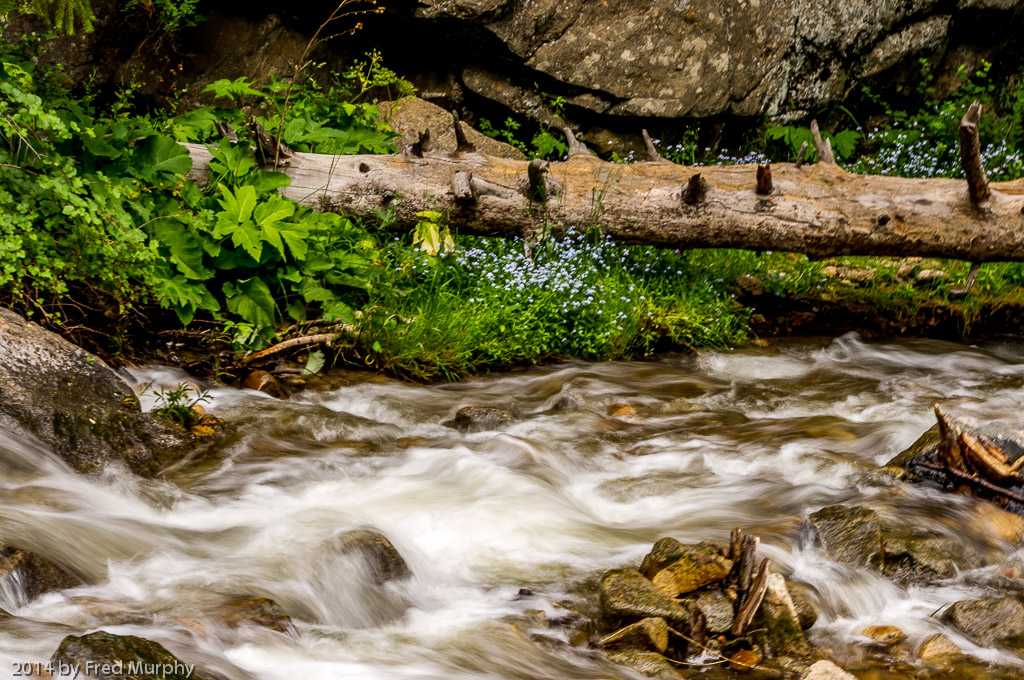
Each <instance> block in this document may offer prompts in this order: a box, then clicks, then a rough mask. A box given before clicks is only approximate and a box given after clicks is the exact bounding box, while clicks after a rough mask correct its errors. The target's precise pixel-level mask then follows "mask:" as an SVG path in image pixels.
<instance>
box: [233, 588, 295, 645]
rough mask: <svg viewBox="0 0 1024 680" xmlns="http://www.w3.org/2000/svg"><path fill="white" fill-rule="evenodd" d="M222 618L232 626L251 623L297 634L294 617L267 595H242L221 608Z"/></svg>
mask: <svg viewBox="0 0 1024 680" xmlns="http://www.w3.org/2000/svg"><path fill="white" fill-rule="evenodd" d="M220 615H221V618H222V619H223V620H224V622H225V623H227V624H228V625H229V626H231V627H232V628H237V627H239V626H242V625H246V624H250V625H255V626H262V627H263V628H269V629H270V630H274V631H277V632H278V633H284V634H285V635H292V636H294V635H295V626H294V625H293V624H292V617H291V616H289V615H288V612H286V611H285V610H284V607H282V606H281V605H279V604H278V603H277V602H275V601H274V600H271V599H270V598H267V597H242V598H238V599H235V600H232V601H230V602H228V603H226V604H225V605H224V606H223V607H221V608H220Z"/></svg>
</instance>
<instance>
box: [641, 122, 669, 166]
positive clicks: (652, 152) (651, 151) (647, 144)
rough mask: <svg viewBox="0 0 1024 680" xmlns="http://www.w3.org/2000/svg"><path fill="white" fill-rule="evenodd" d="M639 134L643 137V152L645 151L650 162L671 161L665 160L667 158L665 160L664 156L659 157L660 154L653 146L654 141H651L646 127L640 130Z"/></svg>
mask: <svg viewBox="0 0 1024 680" xmlns="http://www.w3.org/2000/svg"><path fill="white" fill-rule="evenodd" d="M640 134H641V135H643V138H644V152H645V153H646V155H647V160H648V161H649V162H651V163H670V162H671V161H667V160H665V159H664V158H662V157H661V154H660V153H658V150H657V149H656V148H655V147H654V142H652V141H651V136H650V135H649V134H647V130H646V129H644V130H641V131H640Z"/></svg>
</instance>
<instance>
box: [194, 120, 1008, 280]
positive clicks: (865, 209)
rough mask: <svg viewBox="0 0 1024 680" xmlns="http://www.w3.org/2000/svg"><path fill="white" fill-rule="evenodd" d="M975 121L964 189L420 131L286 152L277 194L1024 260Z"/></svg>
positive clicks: (501, 223)
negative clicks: (560, 149)
mask: <svg viewBox="0 0 1024 680" xmlns="http://www.w3.org/2000/svg"><path fill="white" fill-rule="evenodd" d="M979 115H980V107H978V108H975V107H971V111H970V113H969V114H968V115H967V116H965V119H964V123H963V127H962V129H963V130H964V132H963V134H962V139H963V148H962V149H961V157H962V159H963V163H964V166H965V168H966V169H967V177H968V178H970V180H971V181H970V183H968V182H966V181H964V180H956V179H908V178H902V177H885V176H878V175H857V174H852V173H848V172H846V171H844V170H843V169H841V168H840V167H839V166H838V165H836V164H835V162H834V160H833V159H832V154H831V147H830V146H829V145H828V142H827V140H825V141H819V140H820V135H816V136H815V146H816V147H817V150H818V154H819V157H820V158H822V159H823V162H819V163H816V164H814V165H806V164H802V163H799V162H798V163H797V164H791V163H781V164H777V165H775V166H774V167H770V168H769V167H767V166H761V167H760V168H758V167H755V166H753V165H735V166H721V167H700V168H694V167H686V166H681V165H675V164H673V163H668V162H665V161H663V160H662V159H661V158H659V157H658V156H657V152H656V150H654V148H653V144H649V145H648V148H647V157H648V159H649V160H645V161H641V162H639V163H634V164H630V165H625V164H616V163H609V162H605V161H602V160H600V159H598V158H597V157H595V156H592V155H591V154H590V153H589V152H588V151H586V147H585V146H584V145H583V144H582V143H580V142H579V141H578V140H576V139H575V137H573V136H572V133H571V132H570V133H568V139H569V142H570V154H569V158H568V160H567V161H565V162H552V163H547V162H545V161H532V162H526V161H514V160H508V159H503V158H495V157H490V156H485V155H482V154H480V153H478V152H476V151H475V150H474V149H473V148H472V146H471V145H460V147H459V150H457V151H456V152H455V153H453V154H446V153H443V152H440V151H437V150H436V149H435V148H434V145H433V144H431V143H430V137H429V131H428V133H426V134H424V136H423V139H421V142H420V143H417V144H415V145H410V147H407V148H406V149H405V150H403V151H402V152H401V153H398V154H394V155H389V156H388V155H358V156H329V155H320V154H308V153H294V155H293V156H291V157H290V158H289V161H290V163H291V165H290V166H289V167H287V168H284V171H285V172H287V174H288V175H289V176H290V177H291V179H292V183H291V186H289V187H287V188H285V189H283V190H282V193H284V194H285V195H286V196H288V197H290V198H292V199H294V200H296V201H299V202H301V203H304V204H307V205H311V206H314V207H316V208H318V209H320V210H332V211H338V212H344V213H347V214H350V215H354V216H357V217H365V218H372V217H373V216H374V215H375V214H376V213H379V212H380V211H393V213H394V221H393V223H392V224H393V228H397V229H402V230H408V229H410V228H412V227H413V226H415V224H416V223H417V222H418V221H419V219H420V218H419V217H417V215H416V213H418V212H421V211H425V210H430V211H436V212H441V213H443V214H445V215H446V218H447V220H448V222H449V223H450V224H451V225H452V226H454V227H456V228H457V229H458V230H459V231H460V232H462V233H473V234H483V235H490V236H505V237H510V236H520V237H523V238H527V239H531V238H535V237H536V236H537V235H538V234H546V233H548V232H552V231H553V232H557V231H559V230H564V229H568V228H570V227H575V228H576V229H578V230H581V231H582V230H588V229H591V228H597V229H599V230H600V231H601V232H603V233H605V234H608V235H610V236H611V237H613V238H615V239H617V240H619V241H622V242H626V243H634V244H647V245H655V246H663V247H670V248H740V249H747V250H779V251H791V252H798V253H804V254H806V255H808V256H809V257H811V258H823V257H830V256H836V255H877V256H900V257H903V256H926V257H942V258H952V259H961V260H967V261H969V262H972V263H981V262H992V261H1024V180H1015V181H1012V182H993V183H989V182H988V180H987V178H985V176H984V170H983V169H981V160H980V155H979V151H978V144H977V121H978V116H979ZM458 125H459V123H457V122H456V126H458ZM813 127H814V129H815V130H816V129H817V126H816V125H815V126H813ZM185 146H187V147H188V149H189V151H190V153H191V155H192V159H193V168H194V169H193V173H194V175H195V176H196V177H197V178H200V179H204V178H207V177H208V175H209V160H210V158H211V155H210V152H209V151H208V150H207V149H206V147H204V146H202V145H196V144H187V145H185ZM800 160H801V161H802V160H803V158H802V155H801V159H800ZM830 161H831V162H830ZM979 170H980V173H979Z"/></svg>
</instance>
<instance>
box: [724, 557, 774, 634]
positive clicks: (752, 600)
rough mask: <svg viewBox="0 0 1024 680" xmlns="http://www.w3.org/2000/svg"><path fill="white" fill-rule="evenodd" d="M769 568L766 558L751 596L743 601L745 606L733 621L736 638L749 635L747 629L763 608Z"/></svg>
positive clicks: (762, 562)
mask: <svg viewBox="0 0 1024 680" xmlns="http://www.w3.org/2000/svg"><path fill="white" fill-rule="evenodd" d="M768 567H769V562H768V559H767V558H766V559H764V560H762V561H761V567H760V569H758V572H757V580H756V581H754V585H753V587H752V588H751V590H750V594H749V595H748V596H747V598H746V599H745V600H744V601H743V606H741V607H740V610H739V612H737V613H736V619H735V620H734V621H733V624H732V631H731V632H732V634H733V636H734V637H740V636H742V635H746V634H747V629H748V628H750V624H751V622H752V621H753V620H754V616H756V615H757V610H758V609H760V608H761V602H763V601H764V594H765V593H766V592H767V591H768Z"/></svg>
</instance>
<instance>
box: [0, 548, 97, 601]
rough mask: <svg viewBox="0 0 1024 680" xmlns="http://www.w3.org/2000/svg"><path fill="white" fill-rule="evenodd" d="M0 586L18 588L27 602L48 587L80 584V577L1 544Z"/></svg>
mask: <svg viewBox="0 0 1024 680" xmlns="http://www.w3.org/2000/svg"><path fill="white" fill-rule="evenodd" d="M0 585H3V586H6V587H7V588H11V589H16V590H18V591H20V592H21V593H23V594H24V596H25V599H26V601H28V600H33V599H35V598H37V597H39V596H40V595H42V594H43V593H46V592H49V591H51V590H64V589H65V588H74V587H75V586H80V585H82V580H81V579H80V578H78V576H76V575H74V574H73V573H71V572H70V571H68V570H67V569H64V568H63V567H61V566H59V565H57V564H56V563H54V562H51V561H50V560H48V559H46V558H45V557H42V556H41V555H37V554H36V553H33V552H29V551H27V550H20V549H18V548H12V547H9V546H3V545H0Z"/></svg>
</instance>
